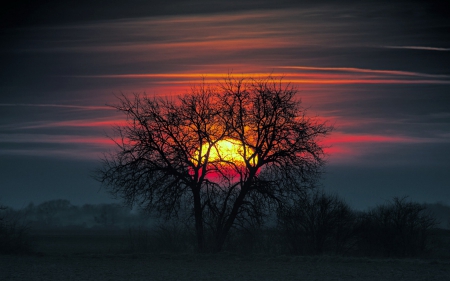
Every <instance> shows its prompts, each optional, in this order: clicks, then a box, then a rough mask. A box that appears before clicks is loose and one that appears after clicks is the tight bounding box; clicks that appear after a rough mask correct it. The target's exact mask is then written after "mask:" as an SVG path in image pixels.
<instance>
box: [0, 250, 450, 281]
mask: <svg viewBox="0 0 450 281" xmlns="http://www.w3.org/2000/svg"><path fill="white" fill-rule="evenodd" d="M0 280H5V281H7V280H77V281H79V280H100V281H101V280H199V281H200V280H258V281H259V280H377V281H378V280H393V281H394V280H395V281H397V280H440V281H445V280H450V263H449V262H448V261H435V260H415V259H368V258H350V257H346V258H343V257H328V256H324V257H298V256H277V257H268V256H259V255H251V256H239V255H235V254H229V253H222V254H217V255H196V254H180V255H177V254H153V255H149V254H146V255H139V254H129V255H127V254H101V255H96V254H78V255H43V256H0Z"/></svg>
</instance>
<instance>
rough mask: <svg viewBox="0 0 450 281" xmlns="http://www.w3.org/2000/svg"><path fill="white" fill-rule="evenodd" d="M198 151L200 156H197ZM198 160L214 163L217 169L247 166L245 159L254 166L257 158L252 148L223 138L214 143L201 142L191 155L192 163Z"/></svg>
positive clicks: (196, 162)
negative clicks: (199, 146)
mask: <svg viewBox="0 0 450 281" xmlns="http://www.w3.org/2000/svg"><path fill="white" fill-rule="evenodd" d="M208 152H209V153H208ZM200 153H201V157H199V155H200ZM199 160H200V162H201V163H202V164H203V163H205V161H208V163H209V164H210V165H214V166H215V167H217V168H218V169H221V168H223V169H230V168H231V169H235V170H236V169H239V170H241V169H244V168H245V167H246V166H247V163H246V160H247V162H248V163H249V164H250V165H252V166H254V165H255V164H256V163H257V160H258V158H257V156H256V155H254V151H253V149H251V148H249V147H244V146H243V145H242V144H240V143H238V142H237V141H235V140H232V139H223V140H219V141H217V142H216V143H214V144H210V143H205V144H203V145H202V147H201V148H200V149H199V150H198V151H196V153H195V155H194V157H193V162H194V164H198V161H199Z"/></svg>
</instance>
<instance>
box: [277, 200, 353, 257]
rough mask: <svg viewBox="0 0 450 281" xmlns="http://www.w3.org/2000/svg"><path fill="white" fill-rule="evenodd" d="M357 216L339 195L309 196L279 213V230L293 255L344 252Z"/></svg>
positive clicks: (285, 207)
mask: <svg viewBox="0 0 450 281" xmlns="http://www.w3.org/2000/svg"><path fill="white" fill-rule="evenodd" d="M354 219H355V216H354V214H353V211H352V210H351V209H350V207H349V206H348V205H347V204H346V203H345V202H344V201H343V200H341V199H340V198H338V197H337V196H336V195H328V194H325V193H324V192H323V191H312V192H309V193H306V194H305V196H304V197H303V198H300V199H299V200H296V201H295V202H294V203H293V204H292V205H289V206H283V207H282V208H280V209H279V210H278V227H279V229H280V231H281V232H282V234H283V235H284V236H285V238H286V239H287V243H288V244H289V247H290V250H291V252H293V253H296V254H298V253H303V254H305V253H306V254H321V253H323V252H324V251H326V250H334V251H335V252H336V253H343V252H344V251H345V250H346V246H347V244H348V241H349V239H350V238H351V237H352V235H353V222H354Z"/></svg>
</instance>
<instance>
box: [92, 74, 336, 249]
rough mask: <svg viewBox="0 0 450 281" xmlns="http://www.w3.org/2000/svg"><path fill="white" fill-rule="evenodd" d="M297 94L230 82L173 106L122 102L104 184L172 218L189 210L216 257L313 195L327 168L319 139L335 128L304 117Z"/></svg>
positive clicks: (139, 99) (270, 82)
mask: <svg viewBox="0 0 450 281" xmlns="http://www.w3.org/2000/svg"><path fill="white" fill-rule="evenodd" d="M296 92H297V91H296V90H295V89H294V88H292V87H291V86H289V85H287V86H286V85H283V84H282V83H281V81H275V80H274V79H272V78H270V77H269V78H267V79H264V80H255V79H250V78H249V79H235V78H234V77H231V76H230V77H227V78H226V79H225V81H224V82H223V83H221V84H219V85H218V86H216V87H208V86H206V85H205V84H203V85H201V86H199V87H194V88H192V91H191V92H190V93H189V94H186V95H184V96H181V97H178V98H177V99H174V100H171V99H158V98H149V97H147V96H139V95H135V96H134V98H133V99H129V98H128V97H126V96H124V95H122V96H121V97H120V98H119V104H118V105H117V106H114V107H115V108H116V109H118V110H119V111H121V112H123V113H125V114H126V116H127V120H128V125H127V126H124V127H116V128H115V129H116V132H117V134H118V136H119V141H116V144H117V147H118V151H116V152H113V153H112V154H110V155H107V156H106V157H105V158H104V161H103V167H102V168H100V169H99V170H98V174H97V175H98V179H99V180H100V181H101V182H102V183H104V184H105V185H106V186H107V187H108V188H109V189H110V190H111V192H112V193H113V194H116V195H119V196H122V197H123V198H124V199H125V201H126V202H127V203H128V204H131V205H132V204H138V205H140V206H141V207H143V208H145V209H148V210H156V211H158V212H159V213H160V214H165V215H167V216H172V215H177V213H178V212H179V211H180V209H182V208H184V207H186V208H187V209H190V210H192V214H193V218H194V220H195V229H196V234H197V242H198V249H199V250H200V251H203V250H204V244H205V235H204V232H205V226H206V227H207V229H208V230H211V232H212V233H213V240H214V242H213V243H214V250H215V251H220V250H221V249H222V246H223V244H224V242H225V240H226V237H227V235H228V233H229V231H230V229H231V228H232V227H234V226H237V225H239V224H244V223H245V221H248V220H255V219H256V220H259V219H261V218H262V216H263V214H264V213H265V212H267V210H268V209H267V208H268V207H269V206H270V205H272V204H283V203H285V202H287V201H289V200H290V199H291V198H293V197H295V196H298V194H299V193H301V192H303V190H304V189H305V187H308V186H311V185H312V183H314V181H315V180H316V179H317V177H318V175H319V174H320V168H321V166H322V164H323V150H322V147H321V146H320V144H319V142H318V141H319V140H320V138H321V137H323V136H325V135H326V134H328V133H329V131H330V127H328V126H326V125H325V124H323V123H319V122H316V121H314V120H313V119H310V118H307V117H306V116H305V111H304V110H303V108H302V107H301V106H300V101H299V100H298V99H297V98H296V97H295V94H296Z"/></svg>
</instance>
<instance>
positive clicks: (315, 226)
mask: <svg viewBox="0 0 450 281" xmlns="http://www.w3.org/2000/svg"><path fill="white" fill-rule="evenodd" d="M436 210H438V211H439V212H438V213H437V215H436ZM436 216H438V217H440V218H444V221H445V222H444V223H447V221H448V218H449V217H450V206H446V205H444V204H439V203H437V204H427V205H425V204H419V203H415V202H411V201H410V200H408V198H393V199H392V200H391V201H389V202H386V203H385V204H382V205H379V206H376V207H374V208H371V209H369V210H367V211H364V212H362V211H355V210H352V209H351V208H350V207H349V206H348V204H346V203H345V202H344V201H343V200H342V199H340V198H339V197H338V196H337V195H330V194H327V193H325V192H323V191H317V190H311V191H308V192H305V193H304V194H303V195H302V196H301V197H298V198H296V199H295V200H294V199H293V200H292V201H291V204H289V205H284V206H283V208H279V209H278V210H277V212H276V214H274V215H273V217H266V218H265V222H266V223H265V224H264V223H263V222H262V221H261V220H252V218H251V217H249V219H248V220H247V222H246V223H243V224H240V225H237V226H236V227H234V228H233V229H232V231H231V232H230V235H229V237H228V239H227V241H226V242H225V244H224V250H226V251H234V252H240V253H254V252H260V253H267V254H295V255H322V254H333V255H334V254H337V255H351V256H380V257H417V256H425V255H428V254H430V253H432V251H433V250H435V248H436V247H437V246H436V244H434V243H433V239H434V238H435V237H434V236H435V233H436V230H437V227H441V228H442V227H445V226H447V225H445V224H440V225H439V224H438V223H439V221H438V220H437V219H436V218H435V217H436ZM191 219H192V218H191V217H190V216H189V215H188V214H186V216H179V217H178V218H177V219H171V220H167V221H164V220H159V221H157V220H156V219H154V218H153V217H152V216H150V215H149V214H148V213H146V212H144V211H133V212H131V211H130V209H128V208H124V207H123V206H121V205H119V204H98V205H89V204H86V205H83V206H75V205H72V204H71V203H70V201H68V200H51V201H47V202H44V203H41V204H38V205H34V204H31V203H30V204H29V205H28V206H27V207H25V208H23V209H20V210H14V209H11V208H9V207H6V206H2V207H1V208H0V253H3V254H5V253H27V252H30V251H31V241H32V240H31V239H30V237H31V236H32V235H34V234H36V233H40V235H42V234H49V233H50V234H51V233H60V234H61V233H67V234H71V233H80V231H81V232H82V233H92V230H95V231H100V232H102V231H103V233H106V232H107V233H118V234H119V233H121V235H124V238H125V239H126V241H127V243H128V244H129V250H130V251H171V252H183V251H193V250H194V249H195V246H196V237H195V229H193V228H192V224H191V221H190V220H191ZM89 231H91V232H89ZM111 231H116V232H111ZM448 232H449V231H448V230H444V229H441V233H444V234H445V233H447V234H445V235H447V236H448ZM208 233H209V232H206V234H208ZM447 236H446V239H447V240H448V239H449V237H447ZM206 238H208V235H207V236H206ZM446 243H447V242H446ZM444 246H445V245H444ZM447 246H450V245H447ZM445 247H446V246H445Z"/></svg>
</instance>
